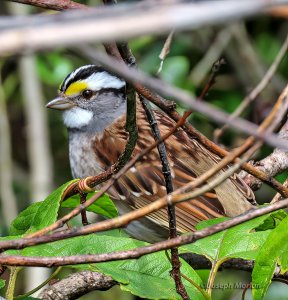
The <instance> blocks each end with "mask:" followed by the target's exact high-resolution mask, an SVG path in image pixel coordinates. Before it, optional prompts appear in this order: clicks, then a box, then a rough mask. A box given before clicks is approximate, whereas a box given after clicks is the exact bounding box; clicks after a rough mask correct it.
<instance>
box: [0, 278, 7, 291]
mask: <svg viewBox="0 0 288 300" xmlns="http://www.w3.org/2000/svg"><path fill="white" fill-rule="evenodd" d="M5 283H6V281H5V280H4V279H1V278H0V290H1V289H3V287H4V286H5Z"/></svg>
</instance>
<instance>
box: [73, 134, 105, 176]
mask: <svg viewBox="0 0 288 300" xmlns="http://www.w3.org/2000/svg"><path fill="white" fill-rule="evenodd" d="M69 159H70V167H71V172H72V175H73V177H74V178H84V177H87V176H93V175H97V174H99V173H101V172H102V171H103V169H102V167H101V166H100V164H99V161H98V159H97V156H96V154H95V152H94V151H93V143H92V139H91V137H90V136H87V135H85V134H83V133H70V134H69Z"/></svg>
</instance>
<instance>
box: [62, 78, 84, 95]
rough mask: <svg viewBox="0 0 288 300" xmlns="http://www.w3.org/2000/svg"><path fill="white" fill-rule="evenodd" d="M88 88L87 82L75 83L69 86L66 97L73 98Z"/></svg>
mask: <svg viewBox="0 0 288 300" xmlns="http://www.w3.org/2000/svg"><path fill="white" fill-rule="evenodd" d="M86 88H87V83H86V82H83V81H82V82H81V81H78V82H73V83H71V84H70V85H69V87H68V89H67V90H66V91H65V95H67V96H71V95H75V94H79V93H80V92H82V91H83V90H85V89H86Z"/></svg>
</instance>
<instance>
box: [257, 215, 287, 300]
mask: <svg viewBox="0 0 288 300" xmlns="http://www.w3.org/2000/svg"><path fill="white" fill-rule="evenodd" d="M287 227H288V217H286V218H285V219H284V220H283V221H282V222H281V223H280V224H279V225H278V226H277V227H276V228H275V229H274V230H272V231H271V232H270V234H269V236H268V238H267V239H266V241H265V243H264V244H263V246H262V248H261V249H260V250H259V254H258V256H257V257H256V260H255V266H254V269H253V272H252V285H253V290H252V293H253V299H255V300H258V299H263V297H264V295H265V294H266V292H267V289H268V286H269V285H270V283H271V279H272V277H273V273H274V271H275V267H276V265H277V264H278V265H279V266H280V268H281V273H285V272H286V271H287V270H288V259H287V253H288V243H287V239H288V232H287Z"/></svg>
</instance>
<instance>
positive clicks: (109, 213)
mask: <svg viewBox="0 0 288 300" xmlns="http://www.w3.org/2000/svg"><path fill="white" fill-rule="evenodd" d="M96 193H97V192H96ZM93 195H95V193H89V194H88V195H87V199H89V198H91V197H92V196H93ZM79 204H80V198H79V195H76V196H73V197H71V198H69V199H67V200H65V201H63V202H62V203H61V207H67V208H75V207H77V206H78V205H79ZM87 210H88V211H91V212H94V213H96V214H99V215H101V216H104V217H106V218H110V219H111V218H114V217H117V216H118V211H117V208H116V206H115V205H114V203H113V202H112V200H111V199H110V198H109V196H108V195H107V194H105V195H103V196H102V197H100V198H99V199H98V200H97V201H95V202H94V203H93V204H91V205H90V206H89V207H88V208H87Z"/></svg>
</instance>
